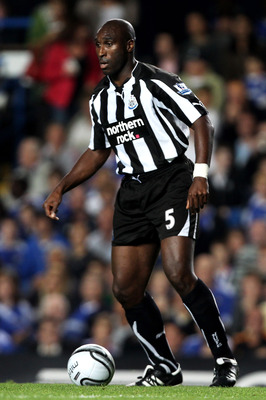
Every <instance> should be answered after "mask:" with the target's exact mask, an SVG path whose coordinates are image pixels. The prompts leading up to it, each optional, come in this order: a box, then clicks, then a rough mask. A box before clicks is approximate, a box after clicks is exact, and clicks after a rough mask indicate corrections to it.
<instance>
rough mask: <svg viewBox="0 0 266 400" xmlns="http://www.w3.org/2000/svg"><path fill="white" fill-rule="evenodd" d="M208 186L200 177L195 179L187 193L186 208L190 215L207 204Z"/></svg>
mask: <svg viewBox="0 0 266 400" xmlns="http://www.w3.org/2000/svg"><path fill="white" fill-rule="evenodd" d="M208 197H209V184H208V180H207V179H205V178H201V177H195V178H194V179H193V182H192V184H191V186H190V188H189V191H188V198H187V206H186V208H187V209H189V210H190V211H191V212H192V214H195V213H197V212H199V211H200V209H201V208H203V207H204V206H205V204H206V203H207V202H208Z"/></svg>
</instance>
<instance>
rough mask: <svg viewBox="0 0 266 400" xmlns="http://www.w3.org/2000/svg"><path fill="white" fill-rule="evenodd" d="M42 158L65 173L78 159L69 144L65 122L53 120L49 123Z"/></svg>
mask: <svg viewBox="0 0 266 400" xmlns="http://www.w3.org/2000/svg"><path fill="white" fill-rule="evenodd" d="M42 159H43V160H44V161H45V160H47V161H48V162H50V163H52V165H54V166H57V167H58V168H59V169H61V171H62V173H63V174H64V175H65V174H66V173H67V171H68V170H69V168H70V167H71V166H72V165H73V163H74V162H75V161H76V158H75V156H74V153H73V151H72V149H71V148H70V147H69V145H68V144H67V132H66V129H65V127H64V125H63V124H61V123H56V122H51V123H49V124H48V125H47V127H46V130H45V142H44V145H43V146H42Z"/></svg>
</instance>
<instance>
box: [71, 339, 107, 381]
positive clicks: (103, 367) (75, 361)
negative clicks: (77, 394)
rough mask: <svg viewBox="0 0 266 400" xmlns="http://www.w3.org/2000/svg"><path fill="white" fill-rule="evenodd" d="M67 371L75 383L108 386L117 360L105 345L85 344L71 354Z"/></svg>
mask: <svg viewBox="0 0 266 400" xmlns="http://www.w3.org/2000/svg"><path fill="white" fill-rule="evenodd" d="M67 371H68V375H69V377H70V379H71V381H72V382H73V383H74V384H75V385H78V386H106V385H108V383H110V382H111V380H112V378H113V376H114V372H115V362H114V359H113V357H112V355H111V353H110V352H109V351H108V350H107V349H105V348H104V347H103V346H99V345H97V344H84V345H82V346H80V347H78V348H77V349H76V350H75V351H74V352H73V353H72V354H71V356H70V358H69V360H68V363H67Z"/></svg>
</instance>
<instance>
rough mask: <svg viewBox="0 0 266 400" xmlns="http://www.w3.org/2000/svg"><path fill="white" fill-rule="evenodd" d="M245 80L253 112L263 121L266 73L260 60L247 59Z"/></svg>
mask: <svg viewBox="0 0 266 400" xmlns="http://www.w3.org/2000/svg"><path fill="white" fill-rule="evenodd" d="M243 79H244V84H245V87H246V90H247V97H248V99H249V101H250V103H251V106H252V107H253V108H252V110H253V112H254V113H255V114H256V116H257V118H258V119H259V120H263V119H264V114H265V109H266V72H265V66H264V63H263V61H262V60H261V59H260V58H258V57H255V56H249V57H247V58H246V60H245V70H244V77H243Z"/></svg>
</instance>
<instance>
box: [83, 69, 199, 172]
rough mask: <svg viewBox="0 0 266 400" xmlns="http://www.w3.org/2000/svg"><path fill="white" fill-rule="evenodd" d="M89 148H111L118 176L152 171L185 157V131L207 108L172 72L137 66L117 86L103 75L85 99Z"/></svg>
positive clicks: (186, 137) (186, 133) (187, 134)
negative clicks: (89, 95)
mask: <svg viewBox="0 0 266 400" xmlns="http://www.w3.org/2000/svg"><path fill="white" fill-rule="evenodd" d="M90 111H91V117H92V132H91V140H90V144H89V148H90V149H92V150H97V149H104V148H108V147H112V149H113V150H114V152H115V154H116V158H117V166H118V168H117V172H118V173H120V174H141V173H143V172H148V171H153V170H156V169H158V168H160V167H161V166H163V165H165V164H166V163H167V162H170V161H172V160H173V159H175V158H176V157H178V156H180V155H182V154H184V153H185V151H186V149H187V147H188V139H189V127H190V126H191V125H192V124H193V122H195V121H196V120H197V119H198V118H199V117H201V116H202V115H205V114H207V110H206V108H205V107H204V106H203V104H202V103H201V102H200V101H199V99H198V98H197V97H196V96H195V95H194V93H192V91H191V90H190V89H188V88H187V87H186V85H185V84H184V83H183V82H182V81H181V79H180V78H179V77H178V76H177V75H174V74H170V73H168V72H165V71H163V70H161V69H159V68H157V67H154V66H152V65H149V64H144V63H141V62H138V63H137V64H136V66H135V68H134V70H133V71H132V75H131V78H130V79H128V80H127V81H126V82H125V83H124V84H123V86H121V87H116V86H115V85H114V84H113V83H112V81H111V80H110V78H109V77H108V76H107V77H105V78H104V79H103V80H102V81H101V82H100V83H99V84H98V85H97V87H96V88H95V90H94V93H93V95H92V98H91V101H90Z"/></svg>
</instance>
